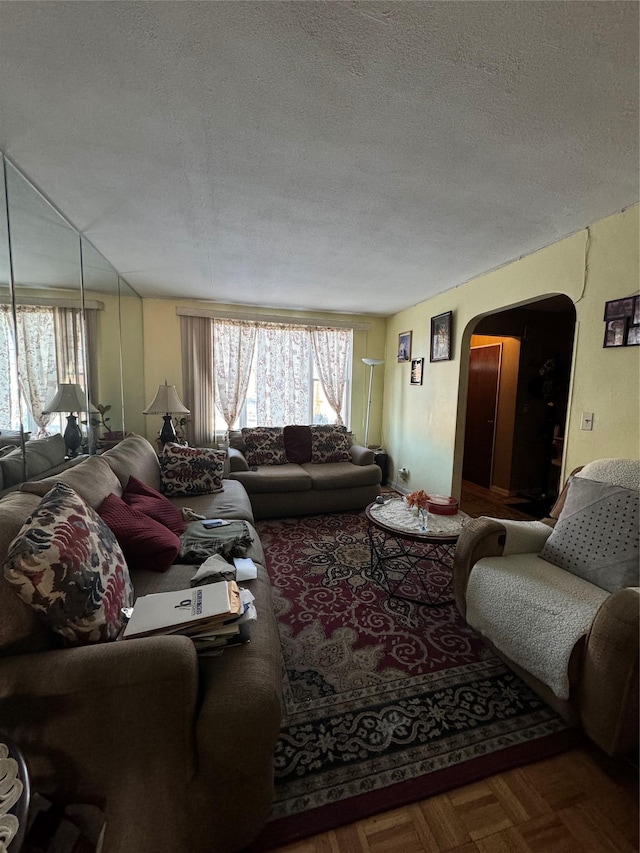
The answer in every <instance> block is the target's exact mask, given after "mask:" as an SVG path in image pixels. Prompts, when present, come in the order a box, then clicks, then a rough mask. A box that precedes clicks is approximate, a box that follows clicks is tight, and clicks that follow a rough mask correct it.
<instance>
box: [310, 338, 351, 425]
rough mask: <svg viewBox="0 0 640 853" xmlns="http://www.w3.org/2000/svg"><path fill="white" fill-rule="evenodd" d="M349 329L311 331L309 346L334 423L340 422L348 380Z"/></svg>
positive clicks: (341, 421)
mask: <svg viewBox="0 0 640 853" xmlns="http://www.w3.org/2000/svg"><path fill="white" fill-rule="evenodd" d="M351 338H352V331H351V329H312V330H311V344H312V346H313V355H314V358H315V361H316V368H317V370H318V375H319V377H320V382H321V383H322V388H323V390H324V393H325V396H326V398H327V402H328V403H329V405H330V406H331V408H332V409H333V411H334V412H335V413H336V418H337V420H336V423H338V424H342V423H344V422H343V420H342V404H343V401H344V388H345V385H346V384H347V380H348V378H349V355H350V354H351Z"/></svg>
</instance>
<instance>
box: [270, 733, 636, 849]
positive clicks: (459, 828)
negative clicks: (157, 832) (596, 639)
mask: <svg viewBox="0 0 640 853" xmlns="http://www.w3.org/2000/svg"><path fill="white" fill-rule="evenodd" d="M637 850H638V776H637V771H636V769H634V768H633V767H631V766H630V765H628V764H625V763H622V762H610V761H608V760H606V759H604V757H602V756H601V755H600V754H599V753H597V751H596V750H595V748H593V749H592V748H590V747H584V748H577V749H573V750H571V751H569V752H566V753H563V754H561V755H557V756H554V757H553V758H549V759H545V760H544V761H539V762H536V763H534V764H529V765H527V766H525V767H519V768H517V769H515V770H510V771H508V772H506V773H501V774H499V775H497V776H491V777H490V778H488V779H485V780H483V781H481V782H476V783H474V784H472V785H467V786H465V787H463V788H458V789H455V790H453V791H449V792H448V793H446V794H441V795H439V796H436V797H431V798H429V799H427V800H423V801H422V802H419V803H415V804H412V805H408V806H404V807H403V808H399V809H393V810H392V811H389V812H385V813H383V814H379V815H375V816H374V817H370V818H367V819H365V820H361V821H358V822H357V823H353V824H350V825H349V826H344V827H341V828H339V829H335V830H331V831H329V832H325V833H323V834H321V835H316V836H314V837H312V838H308V839H304V840H302V841H299V842H295V843H293V844H289V845H287V846H285V847H280V848H278V853H441V851H442V852H443V851H447V853H601V851H603V853H604V851H607V852H608V851H610V853H626V852H627V851H637Z"/></svg>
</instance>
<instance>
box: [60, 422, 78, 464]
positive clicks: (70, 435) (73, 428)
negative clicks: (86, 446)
mask: <svg viewBox="0 0 640 853" xmlns="http://www.w3.org/2000/svg"><path fill="white" fill-rule="evenodd" d="M64 444H65V447H66V449H67V456H69V457H70V458H71V459H73V458H74V457H76V456H77V455H78V449H79V448H80V445H81V444H82V430H81V429H80V427H79V426H78V421H77V420H76V416H75V415H67V428H66V429H65V431H64Z"/></svg>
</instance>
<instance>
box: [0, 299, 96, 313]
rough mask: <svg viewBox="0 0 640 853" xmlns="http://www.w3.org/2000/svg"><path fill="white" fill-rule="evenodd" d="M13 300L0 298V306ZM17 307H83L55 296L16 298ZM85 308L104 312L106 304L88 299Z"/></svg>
mask: <svg viewBox="0 0 640 853" xmlns="http://www.w3.org/2000/svg"><path fill="white" fill-rule="evenodd" d="M10 304H11V300H10V299H9V298H8V297H6V296H0V305H10ZM16 305H31V306H34V307H36V308H38V307H42V308H77V309H78V310H80V308H81V307H82V306H81V305H80V304H79V303H78V302H77V301H74V300H73V299H56V298H55V296H42V297H38V296H34V297H32V298H31V299H23V298H22V297H20V296H19V297H17V298H16ZM84 307H85V308H94V309H95V310H96V311H104V302H100V301H99V300H97V299H87V300H85V303H84Z"/></svg>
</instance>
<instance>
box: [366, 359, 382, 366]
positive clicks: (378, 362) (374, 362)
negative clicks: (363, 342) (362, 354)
mask: <svg viewBox="0 0 640 853" xmlns="http://www.w3.org/2000/svg"><path fill="white" fill-rule="evenodd" d="M362 360H363V361H364V363H365V364H370V365H372V366H373V367H375V365H376V364H384V358H363V359H362Z"/></svg>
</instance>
